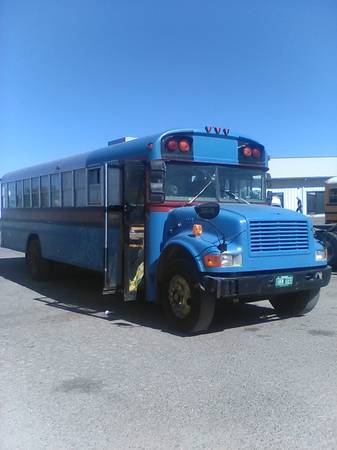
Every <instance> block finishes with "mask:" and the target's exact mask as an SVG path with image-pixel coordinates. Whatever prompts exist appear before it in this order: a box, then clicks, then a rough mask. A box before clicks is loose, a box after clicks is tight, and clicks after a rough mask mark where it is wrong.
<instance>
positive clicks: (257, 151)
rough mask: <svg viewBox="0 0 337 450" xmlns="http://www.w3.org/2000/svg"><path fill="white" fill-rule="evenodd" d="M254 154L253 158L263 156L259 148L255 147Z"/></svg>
mask: <svg viewBox="0 0 337 450" xmlns="http://www.w3.org/2000/svg"><path fill="white" fill-rule="evenodd" d="M252 155H253V158H255V159H260V158H261V152H260V150H259V149H258V148H253V151H252Z"/></svg>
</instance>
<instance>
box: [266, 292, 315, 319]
mask: <svg viewBox="0 0 337 450" xmlns="http://www.w3.org/2000/svg"><path fill="white" fill-rule="evenodd" d="M318 300H319V289H312V290H310V291H300V292H295V293H294V292H291V293H289V294H282V295H276V296H274V297H272V298H271V299H270V300H269V301H270V303H271V304H272V306H273V307H274V309H275V311H276V312H277V314H278V315H279V316H288V317H290V316H298V315H302V314H307V313H308V312H310V311H311V310H312V309H313V308H314V307H315V306H316V305H317V302H318Z"/></svg>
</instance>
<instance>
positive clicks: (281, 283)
mask: <svg viewBox="0 0 337 450" xmlns="http://www.w3.org/2000/svg"><path fill="white" fill-rule="evenodd" d="M293 282H294V277H293V276H292V275H280V276H278V277H276V278H275V287H277V288H282V287H287V286H292V285H293Z"/></svg>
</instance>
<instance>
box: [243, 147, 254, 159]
mask: <svg viewBox="0 0 337 450" xmlns="http://www.w3.org/2000/svg"><path fill="white" fill-rule="evenodd" d="M242 154H243V156H245V157H246V158H249V157H250V156H252V149H251V148H250V147H243V150H242Z"/></svg>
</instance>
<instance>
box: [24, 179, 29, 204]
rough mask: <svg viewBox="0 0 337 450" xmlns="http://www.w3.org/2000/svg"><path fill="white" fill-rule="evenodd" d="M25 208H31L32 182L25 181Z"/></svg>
mask: <svg viewBox="0 0 337 450" xmlns="http://www.w3.org/2000/svg"><path fill="white" fill-rule="evenodd" d="M23 207H24V208H30V180H23Z"/></svg>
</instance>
